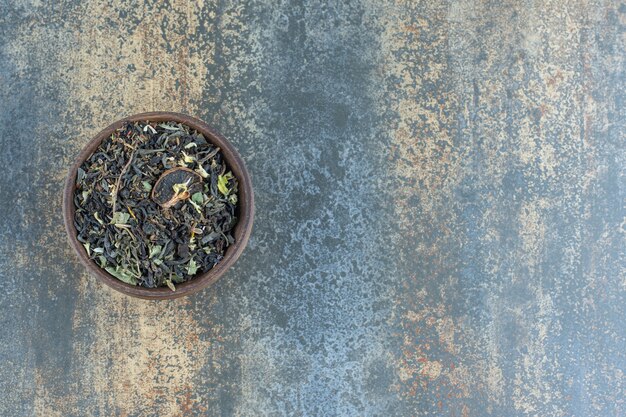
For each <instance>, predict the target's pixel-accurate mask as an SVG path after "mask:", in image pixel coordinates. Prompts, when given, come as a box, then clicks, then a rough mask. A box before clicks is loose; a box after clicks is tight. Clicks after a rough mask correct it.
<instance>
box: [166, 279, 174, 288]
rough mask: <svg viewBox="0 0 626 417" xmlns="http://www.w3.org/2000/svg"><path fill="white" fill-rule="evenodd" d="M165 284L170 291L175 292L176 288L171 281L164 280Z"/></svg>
mask: <svg viewBox="0 0 626 417" xmlns="http://www.w3.org/2000/svg"><path fill="white" fill-rule="evenodd" d="M165 284H167V286H168V287H170V290H172V291H176V286H175V285H174V283H173V282H172V280H170V279H166V280H165Z"/></svg>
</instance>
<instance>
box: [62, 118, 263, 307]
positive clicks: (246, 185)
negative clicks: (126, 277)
mask: <svg viewBox="0 0 626 417" xmlns="http://www.w3.org/2000/svg"><path fill="white" fill-rule="evenodd" d="M137 121H151V122H166V121H175V122H179V123H183V124H185V125H187V126H189V127H191V128H193V129H195V130H197V131H198V132H200V133H202V134H203V135H204V137H205V138H206V139H207V141H209V142H211V143H213V144H214V145H216V146H218V147H219V148H220V149H221V151H222V154H223V156H224V159H225V160H226V163H227V164H228V166H229V168H230V169H231V171H232V172H233V174H234V175H235V177H236V178H237V180H238V182H239V195H238V197H239V201H238V205H237V211H238V212H237V216H238V220H237V224H236V225H235V227H234V229H233V236H234V238H235V243H234V244H232V245H230V246H229V247H228V248H227V249H226V251H225V253H224V258H223V259H222V260H221V261H220V262H219V263H218V264H217V265H215V266H214V267H213V268H212V269H210V270H209V271H207V272H205V273H203V274H199V275H197V276H195V277H194V278H193V279H191V280H189V281H186V282H183V283H182V284H176V291H172V290H170V289H169V288H167V287H159V288H145V287H139V286H135V285H130V284H126V283H124V282H122V281H120V280H118V279H117V278H115V277H114V276H112V275H110V274H109V273H108V272H106V271H105V270H103V269H101V268H100V267H99V266H98V265H96V263H95V262H94V261H92V260H91V259H89V256H88V255H87V253H86V251H85V248H84V247H83V245H82V244H81V243H80V242H79V241H78V239H77V238H76V236H77V231H76V227H75V226H74V214H75V212H76V208H75V207H74V190H75V187H76V174H77V172H78V168H79V167H80V165H81V164H82V163H83V162H84V161H85V160H86V159H87V158H89V156H90V155H91V154H92V153H93V152H94V151H95V150H96V149H97V148H98V146H100V143H101V142H102V141H103V140H104V139H105V138H107V137H108V136H110V135H111V134H112V133H113V132H114V131H115V130H117V129H118V128H119V127H121V126H122V125H123V124H124V123H126V122H137ZM253 217H254V195H253V192H252V183H251V180H250V176H249V174H248V171H247V170H246V167H245V164H244V162H243V160H242V159H241V156H240V155H239V153H237V151H236V150H235V148H233V146H232V145H231V144H230V143H229V142H228V141H227V140H226V139H225V138H224V137H223V136H222V135H220V134H219V133H218V132H217V131H215V130H214V129H213V128H211V127H210V126H209V125H207V124H206V123H204V122H202V121H201V120H198V119H196V118H193V117H191V116H187V115H184V114H180V113H170V112H151V113H141V114H136V115H133V116H130V117H127V118H124V119H121V120H118V121H116V122H115V123H113V124H111V125H110V126H109V127H107V128H106V129H104V130H102V131H101V132H100V133H98V134H97V135H96V137H94V138H93V139H92V140H91V141H90V142H89V143H88V144H87V146H85V147H84V148H83V150H82V151H81V153H80V154H79V155H78V157H77V158H76V161H75V162H74V164H73V165H72V167H71V168H70V172H69V175H68V177H67V180H66V183H65V189H64V192H63V220H64V222H65V229H66V231H67V234H68V237H69V239H70V243H71V245H72V247H73V248H74V250H75V252H76V253H77V255H78V257H79V259H80V261H81V262H82V263H83V264H84V265H85V266H86V267H87V268H88V269H89V271H90V272H91V273H92V274H94V275H95V276H96V277H97V278H98V279H100V280H101V281H102V282H104V283H105V284H107V285H109V286H110V287H112V288H114V289H116V290H118V291H120V292H123V293H125V294H128V295H130V296H133V297H139V298H145V299H171V298H177V297H182V296H185V295H189V294H192V293H194V292H197V291H200V290H201V289H203V288H206V287H207V286H209V285H210V284H212V283H213V282H215V281H216V280H217V279H218V278H219V277H221V276H222V275H223V274H224V272H225V271H226V270H227V269H228V268H229V267H230V266H231V265H232V264H233V263H235V261H236V260H237V258H239V256H240V255H241V253H242V252H243V250H244V248H245V247H246V245H247V243H248V239H249V238H250V233H251V232H252V222H253Z"/></svg>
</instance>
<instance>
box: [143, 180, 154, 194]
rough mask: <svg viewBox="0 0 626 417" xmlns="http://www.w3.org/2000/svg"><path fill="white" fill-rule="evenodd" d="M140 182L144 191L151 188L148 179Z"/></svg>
mask: <svg viewBox="0 0 626 417" xmlns="http://www.w3.org/2000/svg"><path fill="white" fill-rule="evenodd" d="M141 184H142V185H143V189H144V191H148V192H149V191H151V190H152V185H151V184H150V183H149V182H148V181H141Z"/></svg>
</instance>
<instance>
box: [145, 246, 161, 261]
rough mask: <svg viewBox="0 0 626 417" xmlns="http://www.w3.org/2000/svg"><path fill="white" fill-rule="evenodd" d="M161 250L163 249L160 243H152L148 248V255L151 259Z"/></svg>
mask: <svg viewBox="0 0 626 417" xmlns="http://www.w3.org/2000/svg"><path fill="white" fill-rule="evenodd" d="M162 250H163V247H162V246H161V245H154V246H152V247H151V248H150V254H149V256H148V257H149V258H150V259H152V258H154V257H155V256H157V255H159V254H160V253H161V251H162Z"/></svg>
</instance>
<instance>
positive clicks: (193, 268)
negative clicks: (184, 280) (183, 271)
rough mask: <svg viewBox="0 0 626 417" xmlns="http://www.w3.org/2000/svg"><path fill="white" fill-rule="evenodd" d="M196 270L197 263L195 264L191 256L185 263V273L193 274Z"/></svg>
mask: <svg viewBox="0 0 626 417" xmlns="http://www.w3.org/2000/svg"><path fill="white" fill-rule="evenodd" d="M197 271H198V265H196V261H195V260H194V259H193V258H191V259H190V260H189V264H188V265H187V274H189V275H195V274H196V272H197Z"/></svg>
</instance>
